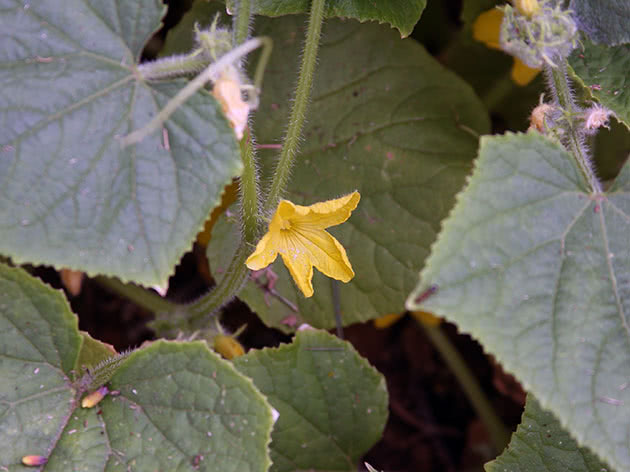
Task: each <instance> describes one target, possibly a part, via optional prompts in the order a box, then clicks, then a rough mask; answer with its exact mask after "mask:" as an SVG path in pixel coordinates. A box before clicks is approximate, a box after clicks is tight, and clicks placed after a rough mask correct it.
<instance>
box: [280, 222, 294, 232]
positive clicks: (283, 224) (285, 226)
mask: <svg viewBox="0 0 630 472" xmlns="http://www.w3.org/2000/svg"><path fill="white" fill-rule="evenodd" d="M280 229H281V230H289V229H291V222H290V221H289V220H282V221H281V222H280Z"/></svg>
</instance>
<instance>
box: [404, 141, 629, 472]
mask: <svg viewBox="0 0 630 472" xmlns="http://www.w3.org/2000/svg"><path fill="white" fill-rule="evenodd" d="M629 195H630V167H629V166H628V165H626V166H625V167H624V168H623V170H622V171H621V174H620V175H619V177H618V178H617V180H616V181H615V183H614V184H613V187H612V188H611V189H610V191H609V192H607V193H606V194H601V195H592V194H590V192H589V190H588V186H587V184H586V182H585V179H584V178H583V176H582V174H581V173H580V171H579V170H578V168H577V165H576V164H575V162H574V160H573V158H572V156H571V155H569V154H568V153H567V152H566V151H565V149H564V148H562V147H561V146H560V145H559V144H558V143H556V142H555V141H551V140H549V139H547V138H545V137H543V136H541V135H539V134H538V133H536V132H530V133H528V134H516V135H515V134H507V135H505V136H500V137H484V138H482V140H481V147H480V150H479V159H478V161H477V164H476V168H475V171H474V173H473V176H472V178H471V179H470V182H469V184H468V187H467V188H466V190H465V191H464V192H462V193H461V194H460V195H459V196H458V202H457V205H456V206H455V208H454V209H453V211H452V213H451V215H450V216H449V218H448V219H447V220H446V221H445V223H444V227H443V230H442V232H441V233H440V236H439V238H438V240H437V242H436V244H435V245H434V247H433V250H432V253H431V256H430V258H429V259H428V260H427V264H426V267H425V268H424V270H423V271H422V273H421V277H420V279H421V282H420V284H419V285H418V287H417V288H416V290H414V292H413V293H412V294H411V295H410V297H409V299H408V302H407V308H408V309H413V310H424V311H429V312H431V313H434V314H436V315H438V316H444V317H446V318H447V319H449V320H451V321H453V322H455V323H457V325H458V326H459V328H460V329H461V330H463V331H465V332H468V333H470V334H471V335H472V336H474V337H475V338H477V339H478V340H479V341H480V343H481V344H482V345H483V346H484V348H485V349H487V350H488V352H490V353H492V354H493V355H495V356H496V357H497V359H498V360H499V361H500V362H501V363H502V364H503V366H504V367H505V368H506V370H507V371H509V372H511V373H513V374H514V375H515V376H516V377H517V378H518V379H519V380H520V381H521V382H522V383H523V385H524V387H525V388H526V389H527V390H528V391H530V392H531V393H532V394H534V395H536V398H537V399H538V400H539V401H540V403H541V404H542V406H543V407H544V408H546V409H549V410H551V411H552V412H553V413H554V414H555V415H556V416H557V417H558V419H559V420H560V421H561V423H562V424H564V425H566V427H567V429H568V430H569V431H570V432H571V434H572V435H574V437H575V438H576V439H577V440H578V442H579V443H580V444H582V445H584V446H586V447H589V448H590V449H592V450H593V451H595V453H596V454H597V455H598V456H600V457H601V458H603V459H604V460H605V461H606V462H608V463H610V464H611V465H612V466H613V467H615V468H617V469H618V470H628V469H629V468H630V444H629V443H628V441H627V438H626V437H625V435H624V434H619V431H624V430H625V429H626V428H627V425H628V424H630V410H628V408H627V407H626V406H627V405H628V404H630V389H627V388H626V387H627V385H628V379H629V378H630V348H629V347H628V346H629V345H630V344H629V340H630V328H629V323H628V320H627V313H628V310H630V306H629V304H630V292H629V288H630V284H629V283H628V264H629V263H630V251H629V248H630V246H629V245H628V241H629V239H628V234H630V216H629V215H630V198H629ZM431 285H435V286H437V290H436V291H435V293H433V294H432V295H431V296H428V297H424V299H423V300H420V298H422V297H420V295H421V294H422V293H423V292H424V291H425V289H426V288H427V287H429V286H431ZM416 299H418V301H417V302H416V301H415V300H416ZM624 405H626V406H624Z"/></svg>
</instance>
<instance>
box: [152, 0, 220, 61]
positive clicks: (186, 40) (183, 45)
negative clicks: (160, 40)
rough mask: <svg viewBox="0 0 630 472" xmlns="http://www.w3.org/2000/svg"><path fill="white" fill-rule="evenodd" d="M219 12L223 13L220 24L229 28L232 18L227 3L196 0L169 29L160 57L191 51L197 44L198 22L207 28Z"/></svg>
mask: <svg viewBox="0 0 630 472" xmlns="http://www.w3.org/2000/svg"><path fill="white" fill-rule="evenodd" d="M217 13H220V14H221V15H219V25H220V26H222V27H226V28H229V27H230V19H231V18H230V17H229V16H228V15H227V14H226V12H225V4H223V3H221V2H218V1H212V0H195V1H194V2H193V4H192V7H191V8H190V10H188V11H187V12H186V13H184V16H182V19H181V20H180V21H179V23H177V24H176V25H175V26H174V27H173V28H171V29H169V30H168V31H167V33H166V39H165V41H164V47H163V48H162V50H161V51H160V57H165V56H170V55H173V54H183V53H187V52H188V51H191V50H192V49H193V47H194V45H195V42H194V37H195V24H197V23H198V24H199V26H200V27H201V28H207V27H209V26H210V25H211V24H212V21H213V20H214V18H215V16H216V14H217Z"/></svg>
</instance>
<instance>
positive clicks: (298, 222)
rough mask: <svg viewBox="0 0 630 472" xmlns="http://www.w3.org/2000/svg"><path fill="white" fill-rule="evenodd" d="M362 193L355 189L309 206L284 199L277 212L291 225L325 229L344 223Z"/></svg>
mask: <svg viewBox="0 0 630 472" xmlns="http://www.w3.org/2000/svg"><path fill="white" fill-rule="evenodd" d="M359 200H361V195H360V194H359V192H357V191H354V192H352V193H349V194H348V195H344V196H343V197H340V198H336V199H334V200H328V201H325V202H319V203H314V204H313V205H309V206H302V205H295V204H294V203H291V202H289V201H287V200H282V201H281V202H280V204H279V205H278V211H277V214H278V215H279V216H280V217H281V218H283V219H285V220H289V221H290V222H291V226H292V227H293V226H299V227H309V228H313V229H315V228H318V229H325V228H328V227H330V226H335V225H338V224H341V223H343V222H344V221H346V220H347V219H348V218H350V215H351V214H352V211H353V210H354V209H355V208H356V207H357V205H358V204H359Z"/></svg>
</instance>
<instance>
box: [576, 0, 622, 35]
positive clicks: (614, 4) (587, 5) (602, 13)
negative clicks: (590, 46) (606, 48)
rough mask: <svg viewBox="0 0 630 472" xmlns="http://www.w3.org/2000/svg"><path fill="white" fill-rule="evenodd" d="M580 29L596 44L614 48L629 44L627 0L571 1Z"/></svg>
mask: <svg viewBox="0 0 630 472" xmlns="http://www.w3.org/2000/svg"><path fill="white" fill-rule="evenodd" d="M571 8H572V9H573V10H575V14H576V16H577V19H578V24H579V25H580V29H581V30H583V31H584V32H586V33H587V34H588V36H589V37H590V38H591V39H592V40H593V41H595V42H596V43H605V44H609V45H611V46H616V45H618V44H622V43H629V42H630V2H628V0H572V1H571Z"/></svg>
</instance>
